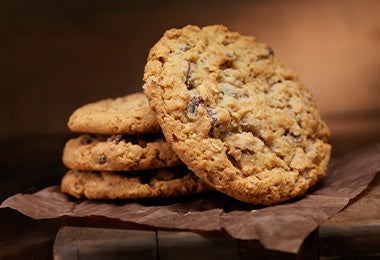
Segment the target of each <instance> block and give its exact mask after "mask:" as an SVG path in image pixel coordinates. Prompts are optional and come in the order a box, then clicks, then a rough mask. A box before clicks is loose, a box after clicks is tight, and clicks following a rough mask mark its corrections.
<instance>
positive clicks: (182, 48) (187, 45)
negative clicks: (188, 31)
mask: <svg viewBox="0 0 380 260" xmlns="http://www.w3.org/2000/svg"><path fill="white" fill-rule="evenodd" d="M190 49H191V46H190V45H189V44H187V43H186V45H184V46H182V47H181V48H180V50H181V51H183V52H185V51H188V50H190Z"/></svg>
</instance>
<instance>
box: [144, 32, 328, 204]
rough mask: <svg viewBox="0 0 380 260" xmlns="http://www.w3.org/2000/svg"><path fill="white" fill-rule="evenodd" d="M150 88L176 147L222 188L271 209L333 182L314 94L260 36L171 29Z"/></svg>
mask: <svg viewBox="0 0 380 260" xmlns="http://www.w3.org/2000/svg"><path fill="white" fill-rule="evenodd" d="M144 81H145V84H144V87H143V88H144V93H145V94H146V96H147V98H148V101H149V103H150V106H151V108H152V109H153V110H154V111H155V113H156V115H157V117H158V120H159V124H160V126H161V128H162V130H163V133H164V135H165V137H166V139H167V141H168V142H169V143H170V144H171V145H172V148H173V150H174V151H175V152H176V153H177V155H178V156H179V157H180V158H181V159H182V161H183V162H184V163H185V164H186V165H187V166H188V167H189V168H190V169H191V170H192V171H193V172H194V173H195V174H196V175H197V176H198V177H199V178H200V179H202V180H204V181H205V182H207V183H208V184H209V185H210V186H212V187H213V188H215V189H217V190H219V191H221V192H223V193H226V194H228V195H230V196H232V197H235V198H236V199H239V200H241V201H244V202H248V203H254V204H266V205H271V204H276V203H280V202H283V201H286V200H288V199H290V198H293V197H296V196H300V195H302V194H304V193H305V192H306V191H307V189H308V188H309V187H310V186H312V185H314V184H315V183H316V182H317V181H318V180H319V179H320V178H322V177H323V176H324V175H325V172H326V168H327V165H328V161H329V158H330V149H331V147H330V145H329V144H328V139H329V136H330V133H329V129H328V128H327V126H326V124H325V123H324V122H323V121H322V119H321V118H320V116H319V113H318V111H317V108H316V105H315V101H314V98H313V97H312V94H311V93H310V92H309V90H308V89H307V88H306V87H305V86H304V85H303V84H302V83H301V82H300V80H299V79H298V77H297V76H296V75H295V74H294V73H293V72H292V71H291V70H290V69H289V68H287V67H285V66H284V65H283V64H282V63H281V62H280V61H279V60H278V59H277V58H276V57H275V55H274V52H273V50H272V49H271V48H269V47H268V46H267V45H266V44H263V43H259V42H257V41H256V40H255V38H254V37H250V36H243V35H240V34H239V33H236V32H230V31H229V30H228V29H227V28H226V27H224V26H219V25H215V26H207V27H204V28H199V27H196V26H186V27H184V28H182V29H171V30H168V31H167V32H166V33H165V34H164V35H163V37H162V38H161V39H160V40H159V41H158V42H157V43H156V44H155V45H154V47H153V48H152V49H151V51H150V53H149V57H148V61H147V64H146V67H145V73H144Z"/></svg>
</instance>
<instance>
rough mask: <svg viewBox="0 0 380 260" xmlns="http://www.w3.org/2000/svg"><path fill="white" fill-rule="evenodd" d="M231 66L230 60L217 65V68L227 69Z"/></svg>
mask: <svg viewBox="0 0 380 260" xmlns="http://www.w3.org/2000/svg"><path fill="white" fill-rule="evenodd" d="M232 66H233V61H232V60H226V61H225V62H224V63H222V64H220V65H219V68H220V69H221V70H225V69H229V68H232Z"/></svg>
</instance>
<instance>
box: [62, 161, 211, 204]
mask: <svg viewBox="0 0 380 260" xmlns="http://www.w3.org/2000/svg"><path fill="white" fill-rule="evenodd" d="M61 190H62V192H64V193H66V194H69V195H71V196H74V197H76V198H84V197H85V198H87V199H139V198H153V197H169V196H183V195H191V194H197V193H201V192H205V191H209V190H211V188H210V186H209V185H207V184H206V183H204V182H203V181H201V180H200V179H199V178H198V177H197V176H195V175H194V174H193V173H192V172H190V171H189V170H188V169H186V167H180V168H176V167H175V168H165V169H157V170H150V171H138V172H125V173H117V172H95V171H77V170H69V171H68V172H67V173H66V174H65V176H64V177H63V178H62V181H61Z"/></svg>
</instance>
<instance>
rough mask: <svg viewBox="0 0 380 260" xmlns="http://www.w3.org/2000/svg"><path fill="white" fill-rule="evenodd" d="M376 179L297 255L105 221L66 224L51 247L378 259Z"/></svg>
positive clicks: (222, 237)
mask: <svg viewBox="0 0 380 260" xmlns="http://www.w3.org/2000/svg"><path fill="white" fill-rule="evenodd" d="M379 205H380V176H379V175H378V176H377V177H376V179H375V180H374V181H373V182H372V183H371V184H370V186H369V187H368V189H367V190H366V191H365V192H363V193H362V194H361V195H360V196H359V197H358V198H356V199H355V200H354V201H352V202H351V203H350V204H349V205H348V206H347V207H346V208H345V209H344V210H343V211H341V212H340V213H338V214H337V215H335V216H334V217H333V218H331V219H330V220H329V221H327V222H326V223H325V224H323V225H322V226H320V228H319V229H318V230H316V231H315V232H313V233H312V234H310V236H309V237H308V238H307V239H306V240H305V242H304V244H303V245H302V248H301V250H300V252H299V253H298V255H293V254H288V253H283V252H278V251H271V250H266V249H264V248H263V247H262V246H261V245H260V244H259V243H258V242H257V241H246V240H237V239H233V238H231V237H230V236H229V235H228V234H226V233H225V232H190V231H173V230H163V229H156V228H150V227H143V226H138V225H134V224H131V223H123V222H118V221H111V220H107V219H104V218H84V219H83V218H82V219H72V218H70V219H66V220H65V221H64V223H63V225H62V227H61V228H60V229H59V232H58V234H57V236H56V238H55V243H54V257H55V259H82V258H84V259H87V258H91V259H115V258H128V259H160V260H162V259H195V258H196V259H253V258H255V257H260V258H263V257H265V258H277V257H281V259H333V258H336V257H359V256H360V257H375V256H377V257H380V210H379Z"/></svg>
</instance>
